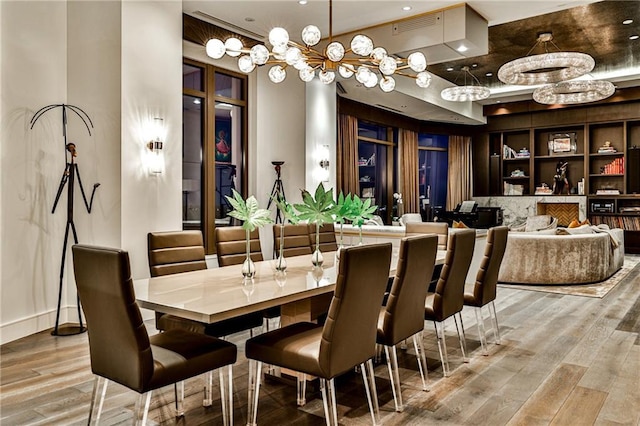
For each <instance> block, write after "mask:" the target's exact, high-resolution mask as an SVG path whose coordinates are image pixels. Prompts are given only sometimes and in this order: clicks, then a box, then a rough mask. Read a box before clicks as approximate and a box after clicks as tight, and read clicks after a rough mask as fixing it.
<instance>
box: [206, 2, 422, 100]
mask: <svg viewBox="0 0 640 426" xmlns="http://www.w3.org/2000/svg"><path fill="white" fill-rule="evenodd" d="M332 3H333V0H329V40H328V41H329V43H328V44H327V46H326V47H325V48H324V49H322V50H319V49H316V48H314V47H313V46H316V45H317V44H318V43H319V42H320V39H321V38H322V34H321V33H320V29H318V27H316V26H315V25H307V26H306V27H304V29H303V30H302V42H303V44H300V43H297V42H295V41H293V40H291V39H290V38H289V33H288V32H287V30H285V29H284V28H280V27H276V28H273V29H272V30H271V31H270V32H269V43H270V44H271V46H272V48H271V51H269V49H267V47H266V46H265V45H264V44H257V45H255V46H253V47H252V48H251V49H247V48H245V47H244V46H243V44H242V41H241V40H239V39H237V38H235V37H231V38H228V39H227V40H226V41H224V42H223V41H222V40H219V39H211V40H209V41H207V44H206V52H207V55H209V56H210V57H212V58H213V59H220V58H222V57H223V56H224V55H225V53H226V54H227V55H229V56H231V57H237V58H238V68H239V69H240V71H242V72H244V73H246V74H249V73H250V72H252V71H253V70H254V69H255V68H256V66H262V65H273V66H272V67H271V68H270V69H269V79H270V80H271V81H272V82H274V83H280V82H282V81H283V80H284V79H285V78H286V76H287V71H288V70H290V69H291V68H293V69H294V70H295V71H297V73H298V76H299V77H300V79H301V80H302V81H304V82H310V81H311V80H313V79H314V78H315V77H316V76H317V77H318V79H319V80H320V81H321V82H322V83H324V84H331V83H332V82H333V81H334V80H335V78H336V72H338V73H339V74H340V75H341V76H342V77H343V78H350V77H352V76H355V79H356V80H357V81H358V82H360V83H361V84H362V85H364V86H365V87H368V88H372V87H375V86H376V85H378V86H380V89H382V91H383V92H391V91H393V89H394V88H395V86H396V82H395V80H394V78H393V76H395V75H401V76H405V77H410V78H413V79H415V81H416V84H417V85H418V86H419V87H421V88H426V87H428V86H429V84H430V83H431V75H430V74H429V73H428V72H427V71H426V69H427V59H426V58H425V56H424V54H423V53H422V52H413V53H411V54H410V55H409V56H408V57H407V58H406V59H405V58H400V57H398V56H395V55H391V54H389V53H387V51H386V50H385V49H384V48H383V47H379V46H378V47H375V46H374V44H373V41H372V40H371V39H370V38H369V37H367V36H365V35H362V34H358V35H356V36H355V37H353V39H352V40H351V44H350V46H349V47H350V48H348V49H347V48H345V46H343V45H342V43H340V42H338V41H333V27H332V26H333V22H332V21H333V4H332ZM295 71H294V72H295ZM410 71H413V72H414V73H415V74H413V73H410Z"/></svg>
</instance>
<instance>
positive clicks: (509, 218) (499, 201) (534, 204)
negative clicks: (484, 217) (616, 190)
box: [472, 195, 587, 225]
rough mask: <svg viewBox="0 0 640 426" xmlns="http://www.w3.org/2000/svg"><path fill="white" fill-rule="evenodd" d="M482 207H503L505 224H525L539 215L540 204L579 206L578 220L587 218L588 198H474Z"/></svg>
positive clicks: (550, 196)
mask: <svg viewBox="0 0 640 426" xmlns="http://www.w3.org/2000/svg"><path fill="white" fill-rule="evenodd" d="M472 199H473V200H474V201H475V202H477V203H478V205H479V206H481V207H502V214H503V223H504V224H505V225H511V224H513V223H521V222H524V221H525V219H526V218H527V217H529V216H534V215H536V214H538V204H539V203H541V204H551V203H563V204H577V205H578V216H579V217H578V220H581V221H582V220H585V219H586V218H587V197H586V196H584V195H548V196H542V195H531V196H530V195H522V196H494V197H473V198H472Z"/></svg>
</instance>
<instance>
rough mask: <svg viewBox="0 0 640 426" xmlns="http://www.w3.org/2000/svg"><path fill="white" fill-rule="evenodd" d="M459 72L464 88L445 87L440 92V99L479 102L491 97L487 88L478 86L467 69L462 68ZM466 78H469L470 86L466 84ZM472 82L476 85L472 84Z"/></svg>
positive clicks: (475, 79) (476, 80)
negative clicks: (462, 78)
mask: <svg viewBox="0 0 640 426" xmlns="http://www.w3.org/2000/svg"><path fill="white" fill-rule="evenodd" d="M461 71H462V73H463V74H464V86H454V87H447V88H446V89H444V90H442V92H440V96H441V97H442V99H444V100H445V101H453V102H467V101H481V100H483V99H487V98H488V97H489V95H491V91H490V90H489V88H488V87H485V86H481V85H480V81H478V79H477V78H476V76H474V75H473V74H471V71H470V70H469V67H467V66H464V67H462V69H461ZM467 76H470V77H471V84H467ZM474 82H475V83H476V84H473V83H474Z"/></svg>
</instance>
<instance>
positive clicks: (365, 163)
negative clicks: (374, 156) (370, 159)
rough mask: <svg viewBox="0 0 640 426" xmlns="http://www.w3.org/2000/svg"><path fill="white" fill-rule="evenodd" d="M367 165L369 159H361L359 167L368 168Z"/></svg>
mask: <svg viewBox="0 0 640 426" xmlns="http://www.w3.org/2000/svg"><path fill="white" fill-rule="evenodd" d="M366 165H367V159H366V158H364V157H360V159H359V160H358V166H366Z"/></svg>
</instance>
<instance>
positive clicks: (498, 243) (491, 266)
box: [464, 226, 509, 355]
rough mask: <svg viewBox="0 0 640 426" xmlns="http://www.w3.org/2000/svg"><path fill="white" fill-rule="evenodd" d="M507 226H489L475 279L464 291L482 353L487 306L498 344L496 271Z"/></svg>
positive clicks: (502, 252) (502, 251)
mask: <svg viewBox="0 0 640 426" xmlns="http://www.w3.org/2000/svg"><path fill="white" fill-rule="evenodd" d="M508 234H509V228H508V227H506V226H496V227H493V228H490V229H489V231H488V233H487V245H486V247H485V249H484V257H483V258H482V260H481V261H480V269H478V273H477V274H476V281H475V283H474V284H473V291H471V292H465V293H464V304H465V306H471V307H473V308H475V309H474V311H475V314H476V321H477V323H478V335H479V336H480V345H481V346H482V351H483V353H484V355H488V354H489V352H488V350H487V339H486V335H485V329H484V318H483V317H482V308H483V307H484V306H485V305H488V306H489V317H490V318H491V322H492V323H493V330H494V338H495V341H496V345H499V344H500V329H499V328H498V316H497V314H496V305H495V303H494V301H495V300H496V290H497V284H498V272H499V271H500V264H501V263H502V258H503V257H504V252H505V248H506V247H507V236H508Z"/></svg>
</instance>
